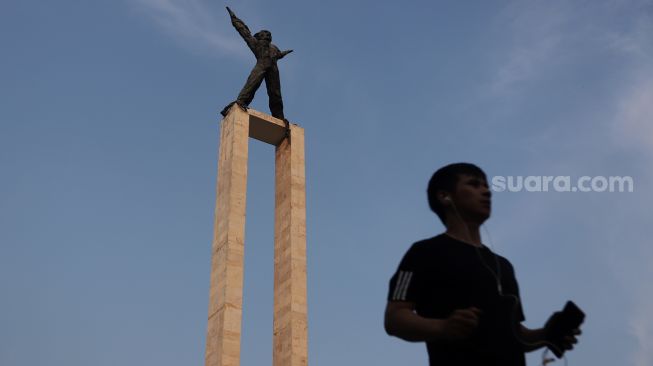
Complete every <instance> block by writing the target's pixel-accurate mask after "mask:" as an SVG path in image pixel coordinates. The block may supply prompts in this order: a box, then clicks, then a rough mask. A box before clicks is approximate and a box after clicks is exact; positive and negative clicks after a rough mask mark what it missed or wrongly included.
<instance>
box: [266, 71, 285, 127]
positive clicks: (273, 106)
mask: <svg viewBox="0 0 653 366" xmlns="http://www.w3.org/2000/svg"><path fill="white" fill-rule="evenodd" d="M265 87H266V88H267V90H268V98H269V101H270V112H271V113H272V116H274V117H277V118H279V119H285V117H284V116H283V100H282V99H281V80H279V68H277V65H273V66H272V67H270V68H269V69H268V70H267V72H266V73H265Z"/></svg>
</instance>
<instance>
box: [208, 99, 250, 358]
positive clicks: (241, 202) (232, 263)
mask: <svg viewBox="0 0 653 366" xmlns="http://www.w3.org/2000/svg"><path fill="white" fill-rule="evenodd" d="M248 142H249V115H248V114H247V113H245V112H244V111H241V110H239V109H238V108H232V110H231V112H230V113H229V114H228V115H227V117H226V118H225V119H224V120H223V122H222V126H221V127H220V153H219V156H218V184H217V194H216V196H217V197H216V208H215V222H214V230H213V244H212V255H211V285H210V286H211V287H210V290H209V318H208V329H207V336H206V353H205V365H206V366H238V365H240V334H241V319H242V309H243V259H244V257H243V256H244V243H245V201H246V196H247V154H248Z"/></svg>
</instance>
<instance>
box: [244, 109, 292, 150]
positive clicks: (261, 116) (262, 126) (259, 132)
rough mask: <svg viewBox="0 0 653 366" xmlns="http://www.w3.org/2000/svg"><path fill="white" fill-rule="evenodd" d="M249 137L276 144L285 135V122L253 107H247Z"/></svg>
mask: <svg viewBox="0 0 653 366" xmlns="http://www.w3.org/2000/svg"><path fill="white" fill-rule="evenodd" d="M247 114H249V137H251V138H253V139H257V140H259V141H263V142H266V143H268V144H271V145H274V146H277V145H279V143H281V141H282V140H283V138H284V137H285V136H286V123H285V122H284V121H283V120H280V119H278V118H275V117H272V116H271V115H269V114H265V113H262V112H259V111H256V110H253V109H251V108H250V109H248V110H247Z"/></svg>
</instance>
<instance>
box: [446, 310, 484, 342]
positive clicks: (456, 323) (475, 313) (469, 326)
mask: <svg viewBox="0 0 653 366" xmlns="http://www.w3.org/2000/svg"><path fill="white" fill-rule="evenodd" d="M481 313H482V311H481V310H480V309H478V308H475V307H470V308H467V309H458V310H456V311H454V312H453V313H452V314H451V315H450V316H449V317H448V318H446V319H444V322H443V327H442V335H443V336H444V338H445V339H448V340H452V341H458V340H464V339H467V338H469V337H471V336H472V334H474V331H475V330H476V328H477V327H478V320H479V317H480V315H481Z"/></svg>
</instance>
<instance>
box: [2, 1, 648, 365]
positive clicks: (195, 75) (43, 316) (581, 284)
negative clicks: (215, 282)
mask: <svg viewBox="0 0 653 366" xmlns="http://www.w3.org/2000/svg"><path fill="white" fill-rule="evenodd" d="M225 5H229V6H230V7H231V8H232V9H233V10H234V11H235V12H236V14H238V15H239V16H240V17H241V18H242V19H243V20H244V21H245V22H246V23H247V24H248V25H249V27H250V28H251V29H252V30H254V31H256V30H259V29H262V28H265V29H269V30H271V31H272V34H273V42H274V43H275V44H277V45H278V46H279V47H280V48H281V49H289V48H290V49H294V50H295V52H294V53H293V54H291V55H289V56H288V57H286V58H285V59H283V60H282V61H280V69H281V83H282V92H283V96H284V102H285V111H286V116H287V117H288V118H289V119H290V120H291V121H293V122H295V123H298V124H300V125H301V126H303V127H304V128H305V129H306V163H307V167H306V170H307V211H308V212H307V213H308V243H307V244H308V286H309V287H308V292H309V363H310V364H311V365H361V364H375V365H380V366H383V365H400V364H416V365H419V364H426V351H425V347H424V346H423V344H410V343H406V342H403V341H400V340H399V339H397V338H391V337H388V336H387V335H386V334H385V333H384V331H383V327H382V313H383V309H384V306H385V296H386V291H387V282H388V279H389V278H390V276H391V275H392V273H393V272H394V270H395V268H396V266H397V264H398V261H399V259H400V257H401V255H402V254H403V253H404V252H405V250H406V249H407V248H408V247H409V246H410V244H411V243H412V242H414V241H416V240H419V239H422V238H425V237H429V236H432V235H435V234H437V233H439V232H440V231H441V230H442V226H441V224H440V223H439V221H438V220H437V218H436V217H435V216H434V215H433V214H431V213H430V211H429V210H428V206H427V204H426V197H425V189H426V183H427V181H428V178H429V177H430V175H431V174H432V173H433V171H434V170H435V169H436V168H438V167H440V166H442V165H444V164H447V163H451V162H458V161H470V162H474V163H476V164H478V165H480V166H481V167H483V168H484V169H485V170H486V171H487V173H488V175H489V176H497V175H501V176H510V175H511V176H528V175H538V176H540V175H552V176H560V175H563V176H564V175H569V176H574V177H579V176H583V175H587V176H631V177H632V178H633V181H634V192H630V193H608V192H602V193H599V192H591V193H561V192H537V193H536V192H497V193H496V194H495V195H494V205H493V208H494V212H493V217H492V218H491V219H490V220H489V221H488V223H487V224H486V227H487V229H488V232H489V233H490V234H491V237H492V238H491V239H492V240H491V241H490V240H489V239H488V238H487V237H486V238H485V240H486V242H487V243H491V244H492V246H493V247H494V249H495V250H496V251H497V252H499V253H501V254H502V255H504V256H506V257H508V258H509V259H510V260H511V261H512V263H513V265H514V267H515V270H516V273H517V276H518V280H519V283H520V287H521V291H522V300H523V303H524V309H525V314H526V318H527V320H526V325H527V326H530V327H539V326H541V325H542V324H543V323H544V321H545V320H546V319H547V317H548V316H549V315H550V314H551V313H552V312H553V311H556V310H559V309H560V308H561V307H562V306H563V305H564V303H565V301H566V300H568V299H573V300H574V301H575V302H576V303H577V304H579V305H580V306H581V307H582V308H583V309H585V311H586V313H587V319H586V323H585V325H584V334H583V336H582V338H581V342H580V344H579V345H578V348H577V349H576V350H574V351H573V352H572V353H570V354H569V357H568V359H569V365H590V364H592V365H601V364H606V365H634V366H650V365H651V364H653V346H652V345H653V313H652V312H651V310H650V309H652V308H653V285H652V284H651V283H652V282H651V279H653V246H651V240H650V238H651V235H652V234H653V229H652V226H651V223H650V217H651V216H650V205H651V203H653V199H652V198H653V194H651V192H650V191H649V189H648V187H650V186H651V184H652V183H653V175H652V173H651V172H652V171H653V170H652V169H651V161H652V158H653V123H651V122H653V121H652V119H653V117H652V116H653V46H652V45H653V21H652V20H653V2H651V1H645V0H632V1H625V0H623V1H618V0H610V1H609V0H596V1H558V0H552V1H466V2H462V1H446V2H445V1H442V2H433V1H405V2H401V3H399V2H379V1H359V2H344V1H333V2H329V3H326V2H318V1H301V2H300V1H296V2H293V1H276V2H274V3H272V2H263V1H240V2H233V3H226V2H222V1H218V2H208V1H200V0H185V1H182V0H123V1H112V2H100V1H68V0H62V1H57V2H46V1H28V0H26V1H5V2H3V4H2V6H1V7H0V8H1V11H0V44H2V46H3V47H2V57H0V85H1V87H0V167H2V177H3V179H2V180H0V294H2V301H1V302H0V364H2V365H12V366H27V365H37V364H44V363H47V364H50V365H62V366H63V365H65V366H86V365H89V364H94V365H97V366H102V365H154V364H157V365H180V364H185V365H201V364H203V362H204V361H203V359H204V341H205V331H206V315H207V304H208V286H209V271H210V245H211V237H212V230H213V228H212V224H213V209H214V204H215V182H216V166H217V160H216V157H217V149H218V143H219V141H218V139H219V135H218V124H219V118H218V117H219V116H218V114H217V113H218V111H219V110H220V109H221V108H222V107H223V106H224V105H225V104H226V103H227V102H229V101H231V100H233V99H234V98H235V96H236V95H237V93H238V91H239V90H240V88H241V87H242V84H243V83H244V81H245V79H246V77H247V74H248V72H249V70H250V69H251V67H252V66H253V64H254V58H253V56H252V55H251V54H249V50H248V49H247V47H246V45H245V44H244V42H242V40H241V39H240V38H239V36H238V34H237V33H236V32H235V30H233V28H232V27H231V24H230V23H229V20H228V16H227V13H226V11H225V10H224V6H225ZM252 107H254V108H256V109H258V110H261V111H264V112H267V96H266V95H265V92H264V90H260V91H259V93H258V94H257V97H256V98H255V100H254V102H253V103H252ZM273 156H274V154H273V148H272V147H271V146H267V145H265V144H263V143H260V142H257V141H252V142H251V143H250V162H249V183H248V202H247V203H248V207H247V215H248V217H247V227H246V260H245V266H246V269H245V294H244V296H245V304H244V312H245V316H244V321H243V343H242V362H241V364H242V365H243V366H253V365H263V364H271V352H272V330H271V329H272V280H271V278H272V277H271V275H272V244H273V242H272V235H273V222H272V219H273V184H274V175H273V174H274V172H273V165H274V158H273ZM539 356H540V354H539V352H538V353H535V354H530V355H529V357H528V360H529V364H530V365H536V364H538V360H539ZM557 364H562V362H561V361H560V362H557Z"/></svg>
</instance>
